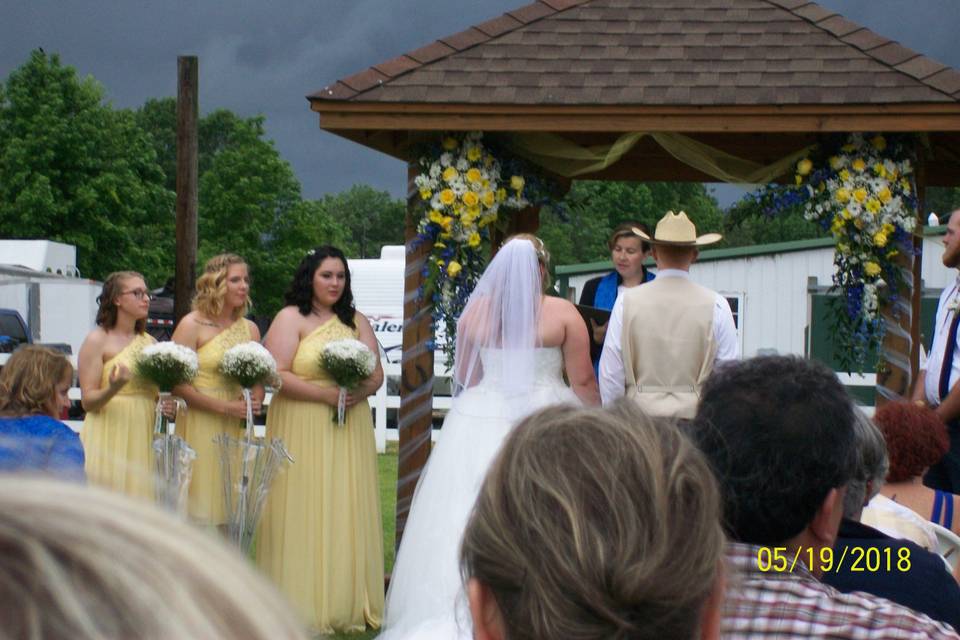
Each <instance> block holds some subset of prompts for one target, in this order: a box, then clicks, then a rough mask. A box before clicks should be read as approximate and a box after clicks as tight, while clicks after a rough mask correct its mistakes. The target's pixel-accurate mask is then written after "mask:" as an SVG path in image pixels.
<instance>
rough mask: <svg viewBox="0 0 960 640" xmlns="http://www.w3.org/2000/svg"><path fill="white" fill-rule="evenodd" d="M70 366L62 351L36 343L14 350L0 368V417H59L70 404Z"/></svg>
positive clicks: (71, 373) (71, 372) (71, 374)
mask: <svg viewBox="0 0 960 640" xmlns="http://www.w3.org/2000/svg"><path fill="white" fill-rule="evenodd" d="M72 385H73V365H71V364H70V361H69V360H68V359H67V357H66V356H64V355H63V354H62V353H59V352H58V351H54V350H53V349H49V348H47V347H40V346H36V345H32V344H30V345H24V346H22V347H20V348H19V349H17V350H16V351H15V352H14V353H13V355H11V356H10V359H9V360H7V363H6V364H5V365H4V366H3V370H2V371H0V416H6V417H19V416H28V415H47V416H50V417H53V418H57V417H59V416H60V411H61V410H62V409H65V408H67V407H69V406H70V400H69V398H68V397H67V392H68V391H69V390H70V387H71V386H72Z"/></svg>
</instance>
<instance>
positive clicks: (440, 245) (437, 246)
mask: <svg viewBox="0 0 960 640" xmlns="http://www.w3.org/2000/svg"><path fill="white" fill-rule="evenodd" d="M433 248H434V249H446V248H447V245H445V244H443V243H442V242H434V243H433Z"/></svg>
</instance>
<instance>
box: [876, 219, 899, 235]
mask: <svg viewBox="0 0 960 640" xmlns="http://www.w3.org/2000/svg"><path fill="white" fill-rule="evenodd" d="M880 228H881V229H882V230H883V232H884V233H886V234H887V235H890V234H891V233H893V232H894V230H895V229H896V227H895V226H893V225H892V224H890V223H889V222H884V223H883V225H881V226H880Z"/></svg>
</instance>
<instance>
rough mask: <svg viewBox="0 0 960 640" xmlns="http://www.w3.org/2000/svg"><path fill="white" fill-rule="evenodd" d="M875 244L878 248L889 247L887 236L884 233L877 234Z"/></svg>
mask: <svg viewBox="0 0 960 640" xmlns="http://www.w3.org/2000/svg"><path fill="white" fill-rule="evenodd" d="M873 244H875V245H876V246H878V247H885V246H887V234H885V233H884V232H883V231H877V232H876V233H875V234H873Z"/></svg>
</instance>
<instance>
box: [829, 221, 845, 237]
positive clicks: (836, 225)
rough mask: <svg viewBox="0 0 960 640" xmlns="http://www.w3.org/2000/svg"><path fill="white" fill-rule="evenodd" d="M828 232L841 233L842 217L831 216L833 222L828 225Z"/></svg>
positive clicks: (836, 234)
mask: <svg viewBox="0 0 960 640" xmlns="http://www.w3.org/2000/svg"><path fill="white" fill-rule="evenodd" d="M830 232H831V233H833V235H835V236H838V235H840V234H841V233H843V218H841V217H840V216H833V224H831V225H830Z"/></svg>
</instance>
